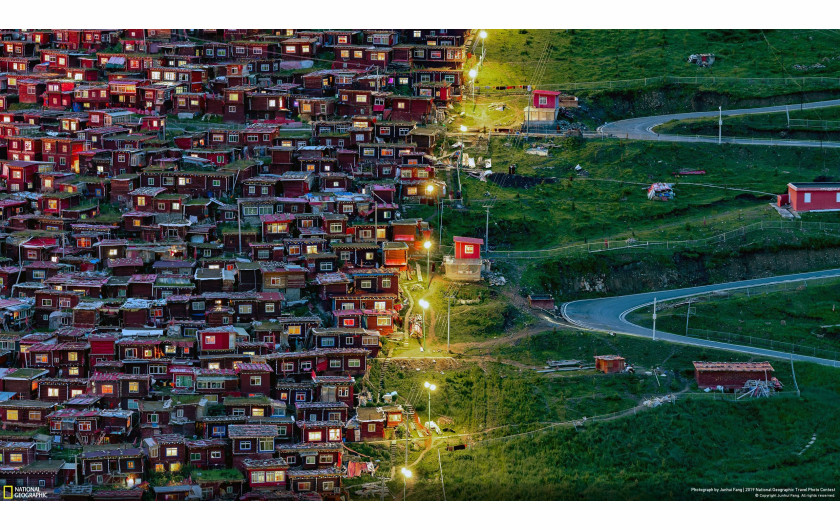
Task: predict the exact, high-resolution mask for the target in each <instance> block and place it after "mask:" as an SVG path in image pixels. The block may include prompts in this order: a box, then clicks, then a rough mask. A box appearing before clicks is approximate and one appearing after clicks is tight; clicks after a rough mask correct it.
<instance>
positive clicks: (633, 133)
mask: <svg viewBox="0 0 840 530" xmlns="http://www.w3.org/2000/svg"><path fill="white" fill-rule="evenodd" d="M838 106H840V99H831V100H826V101H815V102H813V103H805V104H803V105H801V108H803V109H821V108H826V107H838ZM785 108H789V109H791V110H796V109H798V108H800V105H776V106H773V107H756V108H752V109H735V110H724V111H723V115H724V116H741V115H745V114H769V113H774V112H784V111H785ZM717 117H718V111H716V110H714V111H706V112H684V113H681V114H663V115H660V116H645V117H643V118H631V119H627V120H619V121H614V122H611V123H605V124H604V125H602V126H600V127H598V131H599V132H602V133H605V134H610V135H613V136H616V137H618V138H628V139H631V140H649V141H654V142H657V141H658V142H688V143H717V141H718V139H717V137H710V136H689V135H680V134H661V135H660V134H656V133H655V132H653V128H654V127H656V126H657V125H662V124H663V123H666V122H669V121H671V120H686V119H692V118H717ZM723 142H724V143H729V144H749V145H784V146H790V147H840V142H820V141H819V140H782V139H779V140H775V139H771V138H727V137H725V136H724V137H723Z"/></svg>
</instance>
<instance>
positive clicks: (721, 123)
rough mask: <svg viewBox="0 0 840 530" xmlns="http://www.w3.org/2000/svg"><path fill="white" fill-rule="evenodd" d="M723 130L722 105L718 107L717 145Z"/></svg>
mask: <svg viewBox="0 0 840 530" xmlns="http://www.w3.org/2000/svg"><path fill="white" fill-rule="evenodd" d="M722 131H723V107H718V145H720V142H721V136H722Z"/></svg>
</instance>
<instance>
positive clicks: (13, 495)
mask: <svg viewBox="0 0 840 530" xmlns="http://www.w3.org/2000/svg"><path fill="white" fill-rule="evenodd" d="M46 498H47V493H46V492H45V491H41V488H38V487H25V486H3V500H4V501H11V500H23V499H46Z"/></svg>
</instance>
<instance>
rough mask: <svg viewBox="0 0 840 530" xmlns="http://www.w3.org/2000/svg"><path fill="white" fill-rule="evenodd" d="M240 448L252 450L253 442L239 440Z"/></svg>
mask: <svg viewBox="0 0 840 530" xmlns="http://www.w3.org/2000/svg"><path fill="white" fill-rule="evenodd" d="M239 449H240V450H242V451H250V450H251V442H239Z"/></svg>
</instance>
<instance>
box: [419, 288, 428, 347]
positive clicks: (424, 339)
mask: <svg viewBox="0 0 840 530" xmlns="http://www.w3.org/2000/svg"><path fill="white" fill-rule="evenodd" d="M418 303H419V304H420V307H422V308H423V347H422V348H421V349H420V351H426V309H428V308H429V302H427V301H425V300H420V301H419V302H418Z"/></svg>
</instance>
